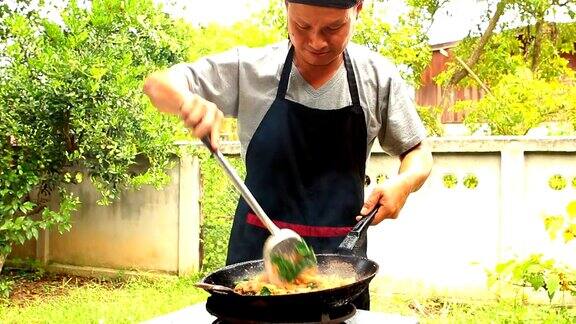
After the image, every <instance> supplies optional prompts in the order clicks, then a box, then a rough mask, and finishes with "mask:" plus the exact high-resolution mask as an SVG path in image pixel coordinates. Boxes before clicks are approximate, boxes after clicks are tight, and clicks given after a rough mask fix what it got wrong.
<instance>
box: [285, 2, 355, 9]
mask: <svg viewBox="0 0 576 324" xmlns="http://www.w3.org/2000/svg"><path fill="white" fill-rule="evenodd" d="M286 1H288V2H293V3H301V4H306V5H310V6H319V7H331V8H340V9H349V8H352V7H354V6H355V5H356V4H358V2H360V1H362V0H286Z"/></svg>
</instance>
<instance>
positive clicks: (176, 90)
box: [144, 70, 189, 114]
mask: <svg viewBox="0 0 576 324" xmlns="http://www.w3.org/2000/svg"><path fill="white" fill-rule="evenodd" d="M188 92H189V90H188V86H187V81H186V78H185V77H183V76H179V75H176V74H174V73H171V72H170V71H169V70H166V71H158V72H154V73H152V74H151V75H150V76H148V77H147V78H146V80H145V81H144V93H145V94H146V95H147V96H148V97H149V98H150V101H151V102H152V104H153V105H154V106H155V107H156V108H158V110H160V111H162V112H166V113H171V114H178V112H179V109H180V106H181V105H182V102H183V101H184V98H185V96H186V95H187V94H188Z"/></svg>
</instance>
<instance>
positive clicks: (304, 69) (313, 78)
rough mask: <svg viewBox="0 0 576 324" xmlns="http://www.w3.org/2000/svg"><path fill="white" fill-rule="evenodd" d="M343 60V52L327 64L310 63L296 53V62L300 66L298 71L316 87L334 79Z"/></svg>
mask: <svg viewBox="0 0 576 324" xmlns="http://www.w3.org/2000/svg"><path fill="white" fill-rule="evenodd" d="M343 62H344V60H343V56H342V54H340V56H339V57H338V58H336V59H334V60H333V61H332V62H330V63H329V64H327V65H310V64H308V63H306V62H305V61H304V60H302V59H299V58H298V56H297V55H294V64H295V65H296V67H297V68H298V72H300V75H302V77H303V78H304V80H306V82H308V84H310V86H312V87H313V88H314V89H318V88H320V87H321V86H323V85H324V84H325V83H326V82H328V81H329V80H330V79H332V77H333V76H334V74H336V71H338V69H339V68H340V65H341V64H342V63H343Z"/></svg>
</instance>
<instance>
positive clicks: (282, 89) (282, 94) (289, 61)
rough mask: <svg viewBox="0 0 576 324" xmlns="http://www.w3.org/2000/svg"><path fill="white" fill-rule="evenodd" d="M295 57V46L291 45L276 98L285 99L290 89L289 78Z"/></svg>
mask: <svg viewBox="0 0 576 324" xmlns="http://www.w3.org/2000/svg"><path fill="white" fill-rule="evenodd" d="M293 58H294V46H292V45H290V50H288V55H286V60H285V61H284V67H283V68H282V74H281V75H280V84H278V91H277V92H276V99H284V98H285V97H286V90H288V80H290V71H291V70H292V60H293Z"/></svg>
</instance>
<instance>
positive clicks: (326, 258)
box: [197, 208, 378, 310]
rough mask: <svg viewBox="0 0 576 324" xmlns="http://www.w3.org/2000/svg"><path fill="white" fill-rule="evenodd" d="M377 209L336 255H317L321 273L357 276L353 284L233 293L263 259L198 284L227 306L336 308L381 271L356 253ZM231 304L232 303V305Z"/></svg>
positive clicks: (260, 266)
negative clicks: (277, 292)
mask: <svg viewBox="0 0 576 324" xmlns="http://www.w3.org/2000/svg"><path fill="white" fill-rule="evenodd" d="M377 211H378V208H376V209H374V210H373V211H372V212H371V213H370V214H369V215H368V216H366V217H364V218H363V219H362V220H360V221H359V222H358V223H357V224H356V226H354V228H353V229H352V230H351V231H350V233H348V235H347V236H346V237H345V238H344V240H343V241H342V243H341V244H340V246H339V247H338V251H337V253H336V254H317V255H316V258H317V260H318V268H319V270H320V272H322V273H328V274H338V275H340V276H343V277H350V276H355V277H356V281H355V282H354V283H351V284H348V285H345V286H341V287H336V288H332V289H326V290H320V291H312V292H306V293H297V294H288V295H270V296H259V295H256V296H249V295H240V294H238V293H236V292H234V290H233V289H234V287H235V286H236V283H237V282H239V281H242V280H244V279H246V278H252V277H254V276H255V275H257V274H259V273H261V272H262V271H263V270H264V264H263V260H254V261H247V262H242V263H237V264H233V265H229V266H227V267H224V268H221V269H219V270H216V271H214V272H212V273H210V274H209V275H207V276H206V277H205V278H204V279H202V281H201V282H200V283H198V284H197V286H198V287H200V288H203V289H204V290H206V291H208V292H209V293H210V294H211V299H212V300H213V301H215V302H218V303H221V304H224V305H226V304H227V305H234V306H235V307H246V308H250V309H253V308H261V307H265V308H266V309H267V310H270V309H274V308H277V309H286V307H306V308H309V307H320V308H333V307H338V306H342V305H344V304H347V303H349V302H350V301H352V300H353V299H354V298H356V297H358V295H360V293H362V292H363V291H364V290H365V289H367V288H368V283H369V282H370V281H371V280H372V279H373V278H374V276H375V275H376V272H377V271H378V264H377V263H376V262H374V261H372V260H369V259H367V258H364V257H360V256H356V255H354V253H355V250H356V247H358V246H361V244H359V243H361V242H362V241H364V240H366V231H367V229H368V227H369V225H370V223H372V220H373V219H374V215H375V214H376V212H377ZM229 303H231V304H229Z"/></svg>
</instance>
